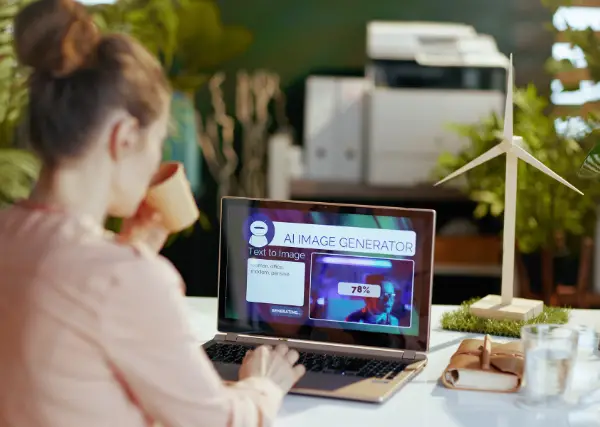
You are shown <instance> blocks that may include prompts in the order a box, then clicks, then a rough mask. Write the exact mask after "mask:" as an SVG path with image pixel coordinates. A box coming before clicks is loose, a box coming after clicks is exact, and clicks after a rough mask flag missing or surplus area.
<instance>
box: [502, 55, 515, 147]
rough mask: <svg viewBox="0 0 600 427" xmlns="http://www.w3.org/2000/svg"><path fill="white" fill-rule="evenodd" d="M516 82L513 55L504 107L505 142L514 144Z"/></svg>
mask: <svg viewBox="0 0 600 427" xmlns="http://www.w3.org/2000/svg"><path fill="white" fill-rule="evenodd" d="M514 84H515V81H514V76H513V59H512V53H511V54H510V60H509V64H508V70H507V73H506V104H505V105H504V132H503V135H504V141H507V142H511V143H512V137H513V87H514Z"/></svg>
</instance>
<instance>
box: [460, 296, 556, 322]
mask: <svg viewBox="0 0 600 427" xmlns="http://www.w3.org/2000/svg"><path fill="white" fill-rule="evenodd" d="M543 310H544V302H543V301H539V300H533V299H524V298H513V299H512V301H511V302H510V303H509V304H502V297H501V296H500V295H488V296H486V297H485V298H482V299H480V300H479V301H477V302H476V303H474V304H472V305H471V307H470V308H469V311H470V312H471V314H473V315H475V316H478V317H483V318H485V319H495V320H521V321H527V320H530V319H532V318H534V317H536V316H538V315H540V314H541V313H542V311H543Z"/></svg>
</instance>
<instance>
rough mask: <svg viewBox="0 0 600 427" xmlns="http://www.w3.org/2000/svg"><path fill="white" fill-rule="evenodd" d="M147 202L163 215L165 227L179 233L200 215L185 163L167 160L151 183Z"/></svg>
mask: <svg viewBox="0 0 600 427" xmlns="http://www.w3.org/2000/svg"><path fill="white" fill-rule="evenodd" d="M146 203H148V205H150V206H151V207H153V208H154V209H156V210H157V211H158V212H159V213H160V214H161V215H162V217H163V221H164V224H165V227H166V228H167V229H168V230H169V231H170V232H171V233H178V232H180V231H182V230H185V229H186V228H188V227H189V226H191V225H192V224H193V223H194V222H196V221H197V220H198V218H199V217H200V211H199V210H198V206H197V205H196V201H195V200H194V195H193V193H192V189H191V187H190V183H189V181H188V180H187V177H186V176H185V170H184V168H183V164H181V163H179V162H165V163H163V164H162V165H160V168H159V170H158V172H157V173H156V175H155V176H154V178H152V183H151V184H150V189H149V190H148V194H147V196H146Z"/></svg>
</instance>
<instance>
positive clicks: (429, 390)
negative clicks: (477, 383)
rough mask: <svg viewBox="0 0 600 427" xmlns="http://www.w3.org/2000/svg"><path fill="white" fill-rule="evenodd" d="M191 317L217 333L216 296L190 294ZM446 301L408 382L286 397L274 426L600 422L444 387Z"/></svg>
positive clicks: (453, 340) (202, 330) (581, 317)
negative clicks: (368, 398)
mask: <svg viewBox="0 0 600 427" xmlns="http://www.w3.org/2000/svg"><path fill="white" fill-rule="evenodd" d="M188 300H189V308H190V313H189V316H190V321H191V324H192V327H193V329H194V333H195V334H196V336H197V337H198V339H199V340H200V341H207V340H210V339H211V338H212V337H213V336H214V335H215V333H216V318H217V301H216V299H215V298H188ZM449 309H452V307H450V306H434V307H433V308H432V320H431V342H430V352H429V364H428V365H427V367H426V368H425V370H424V371H423V372H422V373H421V374H420V375H419V376H417V377H416V378H415V379H414V380H413V381H412V382H411V383H409V384H408V385H407V386H406V387H404V388H403V389H402V390H400V391H399V392H398V393H397V394H396V395H395V396H394V397H392V398H391V399H390V400H389V401H388V402H386V403H385V404H383V405H371V404H363V403H355V402H345V401H337V400H326V399H320V398H312V397H302V396H291V395H290V396H287V397H286V399H285V401H284V404H283V407H282V409H281V411H280V413H279V417H278V419H277V422H276V423H275V427H307V426H311V427H321V426H322V427H355V426H356V427H375V424H376V427H400V426H402V427H421V426H423V427H430V426H431V427H434V426H440V427H441V426H443V427H455V426H456V427H518V426H523V427H563V426H564V427H567V426H572V427H592V426H600V412H599V409H600V408H595V409H593V410H588V411H587V412H571V413H564V414H559V415H557V414H556V413H554V414H543V413H535V412H531V411H525V410H523V409H520V408H518V407H517V406H516V404H515V401H516V399H517V397H518V395H505V394H494V393H481V392H467V391H454V390H448V389H445V388H443V387H440V386H439V385H438V378H439V377H440V375H441V373H442V371H443V369H444V368H445V367H446V364H447V363H448V360H449V359H450V356H451V355H452V353H453V352H454V351H455V350H456V348H457V346H458V344H459V343H460V342H461V341H462V340H463V339H465V338H468V337H470V336H473V335H472V334H466V333H461V332H450V331H444V330H442V329H441V328H440V326H439V323H440V322H439V319H440V316H441V314H442V313H443V312H444V311H446V310H449ZM570 323H573V324H587V325H594V326H598V325H600V311H594V310H574V311H573V313H572V316H571V321H570Z"/></svg>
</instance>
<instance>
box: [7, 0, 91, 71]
mask: <svg viewBox="0 0 600 427" xmlns="http://www.w3.org/2000/svg"><path fill="white" fill-rule="evenodd" d="M100 38H101V36H100V33H99V31H98V29H97V27H96V25H95V24H94V22H93V21H92V18H91V17H90V16H89V15H88V13H87V12H86V10H85V7H84V6H83V5H82V4H80V3H77V2H76V1H73V0H37V1H35V2H33V3H30V4H29V5H27V6H26V7H24V8H23V9H22V10H21V11H20V12H19V14H18V15H17V16H16V17H15V24H14V39H15V51H16V54H17V57H18V59H19V62H20V63H21V64H23V65H27V66H30V67H32V68H34V69H35V70H38V71H42V72H47V73H50V74H52V75H53V76H55V77H64V76H67V75H69V74H71V73H73V72H74V71H76V70H78V69H80V68H83V67H85V66H87V65H88V64H89V62H90V61H91V60H92V59H93V57H94V56H95V52H96V48H97V46H98V43H99V42H100Z"/></svg>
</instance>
